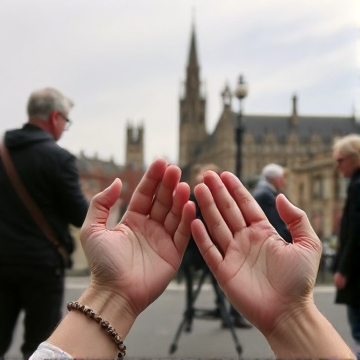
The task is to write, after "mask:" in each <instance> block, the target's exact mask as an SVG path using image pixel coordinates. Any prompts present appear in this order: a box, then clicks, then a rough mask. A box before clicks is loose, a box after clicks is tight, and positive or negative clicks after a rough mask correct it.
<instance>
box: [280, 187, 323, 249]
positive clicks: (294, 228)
mask: <svg viewBox="0 0 360 360" xmlns="http://www.w3.org/2000/svg"><path fill="white" fill-rule="evenodd" d="M276 208H277V210H278V212H279V215H280V217H281V218H282V219H283V221H284V222H285V223H286V224H287V225H288V227H289V230H290V233H291V236H292V238H293V242H294V243H295V244H296V243H298V244H300V245H304V246H305V247H309V246H311V247H313V248H314V249H316V250H317V251H319V252H321V241H320V240H319V238H318V236H317V235H316V233H315V231H314V230H313V228H312V227H311V225H310V221H309V219H308V217H307V216H306V214H305V212H304V211H303V210H301V209H299V208H297V207H296V206H294V205H293V204H292V203H291V202H290V201H289V200H288V199H287V198H286V197H285V196H284V195H283V194H280V195H279V196H278V197H277V198H276Z"/></svg>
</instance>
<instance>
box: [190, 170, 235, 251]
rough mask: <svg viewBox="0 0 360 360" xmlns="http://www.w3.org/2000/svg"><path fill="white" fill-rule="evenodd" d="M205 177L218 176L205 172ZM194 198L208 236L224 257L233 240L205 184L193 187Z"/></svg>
mask: <svg viewBox="0 0 360 360" xmlns="http://www.w3.org/2000/svg"><path fill="white" fill-rule="evenodd" d="M206 176H207V177H208V178H210V177H214V176H218V175H217V174H216V173H214V172H207V173H206ZM204 180H205V179H204ZM195 196H196V199H197V201H198V205H199V207H200V210H201V214H202V217H203V219H204V221H205V223H206V227H207V229H208V231H209V233H210V236H211V238H212V240H213V242H214V243H215V244H216V246H217V247H218V248H219V249H220V251H221V253H222V254H223V255H224V254H225V252H226V249H227V247H228V245H229V242H230V241H232V240H233V234H232V232H231V231H230V229H229V227H228V225H227V224H226V222H225V221H224V219H223V217H222V215H221V213H220V211H219V209H218V207H217V206H216V203H215V200H214V197H213V194H212V193H211V192H210V189H209V188H208V187H207V186H206V184H199V185H197V186H196V187H195Z"/></svg>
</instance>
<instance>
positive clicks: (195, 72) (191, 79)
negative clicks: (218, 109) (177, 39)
mask: <svg viewBox="0 0 360 360" xmlns="http://www.w3.org/2000/svg"><path fill="white" fill-rule="evenodd" d="M199 77H200V76H199V62H198V56H197V47H196V35H195V24H194V23H193V24H192V28H191V40H190V50H189V60H188V65H187V75H186V94H187V96H190V97H194V96H198V95H200V78H199Z"/></svg>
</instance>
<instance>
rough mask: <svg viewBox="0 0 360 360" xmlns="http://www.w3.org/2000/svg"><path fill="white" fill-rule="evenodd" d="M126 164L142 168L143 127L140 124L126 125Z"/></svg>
mask: <svg viewBox="0 0 360 360" xmlns="http://www.w3.org/2000/svg"><path fill="white" fill-rule="evenodd" d="M126 135H127V136H126V165H131V166H135V167H136V168H138V169H143V168H144V127H143V126H142V125H140V126H138V127H133V126H131V125H130V124H128V126H127V133H126Z"/></svg>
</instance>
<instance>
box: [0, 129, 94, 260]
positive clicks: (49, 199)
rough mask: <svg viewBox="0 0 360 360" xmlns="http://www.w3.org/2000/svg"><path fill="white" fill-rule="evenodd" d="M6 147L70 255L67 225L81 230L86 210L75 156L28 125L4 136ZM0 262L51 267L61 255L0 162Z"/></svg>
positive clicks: (48, 135)
mask: <svg viewBox="0 0 360 360" xmlns="http://www.w3.org/2000/svg"><path fill="white" fill-rule="evenodd" d="M5 145H6V146H7V148H8V150H9V153H10V156H11V158H12V160H13V163H14V166H15V167H16V169H17V171H18V173H19V176H20V178H21V179H22V181H23V183H24V185H25V187H26V189H27V190H28V192H29V193H30V194H31V196H32V197H33V199H34V201H35V202H36V203H37V205H38V206H39V207H40V209H41V210H42V212H43V214H44V216H45V218H46V219H47V221H48V223H49V225H50V226H51V227H52V229H53V230H54V233H55V236H56V237H57V239H58V240H59V241H60V242H62V243H64V244H66V245H67V246H68V250H70V252H71V251H72V250H73V249H71V247H72V246H73V242H72V240H71V236H70V233H69V224H73V225H74V226H77V227H80V226H81V225H82V223H83V221H84V219H85V216H86V212H87V209H88V202H87V200H86V198H85V196H84V195H83V193H82V191H81V189H80V182H79V177H78V171H77V167H76V159H75V157H74V156H73V155H72V154H70V153H69V152H68V151H67V150H65V149H63V148H61V147H60V146H58V145H57V143H56V142H55V140H54V138H53V137H52V135H50V134H49V133H48V132H46V131H44V130H42V129H41V128H39V127H38V126H35V125H31V124H26V125H24V126H23V128H21V129H17V130H11V131H8V132H6V134H5ZM1 264H12V265H17V264H22V265H30V266H45V267H54V266H58V265H59V264H60V256H59V254H58V252H57V251H56V250H55V248H54V246H53V245H52V244H51V243H50V241H49V240H48V239H47V238H46V237H45V235H44V234H43V232H42V231H41V230H40V229H39V228H38V226H37V225H36V223H35V222H34V220H33V218H32V216H31V215H30V213H29V212H28V210H27V208H26V207H25V206H24V204H23V203H22V201H21V200H20V198H19V196H18V194H17V193H16V191H15V190H14V188H13V186H12V184H11V183H10V181H9V178H8V176H7V173H6V172H5V169H4V166H3V163H2V161H1V159H0V265H1Z"/></svg>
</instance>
